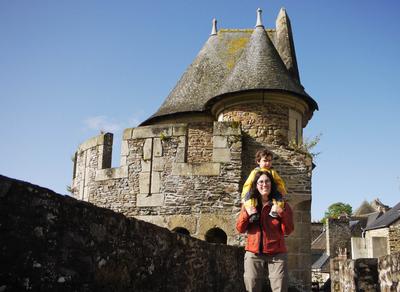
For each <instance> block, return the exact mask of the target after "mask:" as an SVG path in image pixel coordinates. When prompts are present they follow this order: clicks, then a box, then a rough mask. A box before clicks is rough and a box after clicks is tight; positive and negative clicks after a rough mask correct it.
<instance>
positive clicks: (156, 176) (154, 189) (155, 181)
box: [151, 171, 161, 194]
mask: <svg viewBox="0 0 400 292" xmlns="http://www.w3.org/2000/svg"><path fill="white" fill-rule="evenodd" d="M160 189H161V172H159V171H153V172H152V173H151V193H152V194H154V193H159V192H160Z"/></svg>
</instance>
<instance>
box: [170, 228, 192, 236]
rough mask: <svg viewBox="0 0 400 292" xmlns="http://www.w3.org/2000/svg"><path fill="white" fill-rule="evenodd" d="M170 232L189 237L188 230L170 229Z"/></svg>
mask: <svg viewBox="0 0 400 292" xmlns="http://www.w3.org/2000/svg"><path fill="white" fill-rule="evenodd" d="M172 231H173V232H175V233H179V234H184V235H190V232H189V230H187V229H186V228H183V227H175V228H174V229H172Z"/></svg>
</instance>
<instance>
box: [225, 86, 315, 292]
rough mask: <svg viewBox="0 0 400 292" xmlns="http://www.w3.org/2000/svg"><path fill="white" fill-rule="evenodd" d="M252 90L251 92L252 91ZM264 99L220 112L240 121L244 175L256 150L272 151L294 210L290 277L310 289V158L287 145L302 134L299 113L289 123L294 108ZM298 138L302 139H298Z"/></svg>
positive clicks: (232, 119) (290, 247)
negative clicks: (266, 149)
mask: <svg viewBox="0 0 400 292" xmlns="http://www.w3.org/2000/svg"><path fill="white" fill-rule="evenodd" d="M251 94H252V93H250V95H251ZM263 98H264V102H263V103H262V104H260V103H249V104H243V103H241V104H238V105H234V106H231V107H229V108H228V109H226V110H224V111H223V112H222V113H221V114H220V115H221V116H222V119H223V120H224V121H229V122H239V121H240V124H241V128H242V136H243V142H242V143H243V150H242V159H243V163H242V170H243V173H242V175H243V178H246V176H247V175H248V173H249V172H250V171H251V170H252V169H253V168H254V167H256V163H255V161H254V157H255V153H256V152H257V151H258V150H259V149H262V148H264V147H267V148H268V149H269V150H271V151H272V152H273V153H274V159H273V167H274V168H275V169H276V170H277V171H278V173H279V175H280V176H281V177H282V179H283V180H284V181H285V184H286V186H287V189H288V195H287V197H286V198H287V199H288V201H289V203H290V204H291V206H292V208H293V211H294V221H295V231H294V232H293V234H291V235H290V236H289V237H288V238H287V239H286V243H287V246H288V251H289V273H290V277H291V280H292V281H294V282H297V283H296V285H297V286H298V287H299V289H303V290H305V291H310V289H311V286H310V285H311V172H312V159H311V157H310V156H309V155H306V154H304V153H299V152H297V151H294V150H293V149H291V148H290V147H288V143H289V141H290V140H292V139H293V138H294V137H292V136H291V135H293V133H296V130H295V129H292V126H293V124H295V125H297V124H300V126H299V127H297V134H298V136H299V137H301V134H302V132H301V131H302V126H301V124H302V121H301V116H302V115H300V114H298V115H296V116H298V119H300V120H297V121H295V123H291V122H290V121H291V120H292V116H291V115H293V113H294V112H296V111H295V110H294V109H293V108H291V107H290V106H288V105H286V104H283V103H279V104H277V103H272V102H267V101H266V100H267V99H268V98H269V97H268V96H267V95H265V96H263ZM291 133H292V134H291ZM297 140H301V139H299V138H298V139H297Z"/></svg>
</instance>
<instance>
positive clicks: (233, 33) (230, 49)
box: [142, 22, 318, 125]
mask: <svg viewBox="0 0 400 292" xmlns="http://www.w3.org/2000/svg"><path fill="white" fill-rule="evenodd" d="M268 35H270V36H272V37H274V35H275V30H265V28H264V26H262V24H259V25H257V27H256V28H255V29H242V30H230V29H229V30H227V29H225V30H220V31H218V32H216V26H215V22H214V27H213V32H212V34H211V36H210V37H209V38H208V40H207V42H206V43H205V45H204V46H203V48H202V49H201V51H200V52H199V54H198V55H197V57H196V58H195V60H194V61H193V63H192V64H191V65H190V66H189V68H188V69H187V70H186V72H185V73H184V74H183V76H182V77H181V79H180V80H179V81H178V83H177V84H176V86H175V87H174V89H173V90H172V91H171V93H170V94H169V95H168V97H167V98H166V99H165V101H164V103H163V104H162V105H161V107H160V108H159V109H158V111H157V112H156V113H154V114H153V115H152V116H151V117H150V118H149V119H147V120H146V121H144V122H143V123H142V125H146V124H151V122H153V121H154V120H155V119H158V118H160V117H163V116H169V115H175V114H179V113H190V112H204V111H206V110H207V106H208V105H209V104H210V102H212V100H214V98H223V96H224V95H225V94H227V93H235V92H240V91H247V90H271V91H283V92H289V93H293V94H295V95H297V96H298V97H299V98H301V99H303V100H305V101H306V102H307V103H308V104H309V107H310V111H311V112H313V111H314V110H315V109H318V105H317V103H316V102H315V101H314V100H313V99H312V98H311V97H310V96H309V95H308V94H307V93H306V92H305V91H304V88H303V86H302V85H301V84H300V83H299V81H298V79H296V78H293V77H292V75H291V74H290V72H289V71H288V69H287V68H286V67H285V64H284V62H283V61H282V59H281V57H280V55H279V53H278V52H277V50H276V48H275V47H274V44H273V42H272V41H271V39H270V37H269V36H268Z"/></svg>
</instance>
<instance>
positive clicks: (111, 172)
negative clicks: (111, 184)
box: [95, 166, 128, 181]
mask: <svg viewBox="0 0 400 292" xmlns="http://www.w3.org/2000/svg"><path fill="white" fill-rule="evenodd" d="M126 177H128V166H121V167H114V168H106V169H99V170H97V171H96V178H95V181H102V180H108V179H117V178H126Z"/></svg>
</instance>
